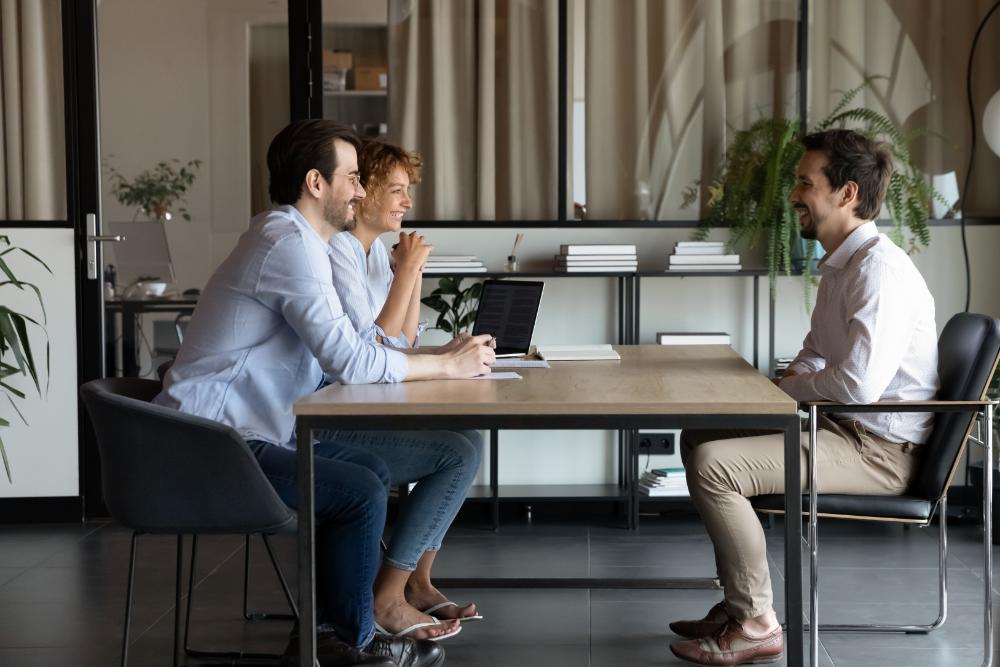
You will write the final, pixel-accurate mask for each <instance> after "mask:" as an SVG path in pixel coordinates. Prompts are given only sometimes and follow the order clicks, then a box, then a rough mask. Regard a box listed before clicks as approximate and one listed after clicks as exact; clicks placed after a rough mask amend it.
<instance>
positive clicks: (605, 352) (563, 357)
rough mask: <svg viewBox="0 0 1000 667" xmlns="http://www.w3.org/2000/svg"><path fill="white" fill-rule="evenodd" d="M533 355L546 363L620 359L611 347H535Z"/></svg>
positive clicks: (601, 344) (597, 345)
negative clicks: (536, 355)
mask: <svg viewBox="0 0 1000 667" xmlns="http://www.w3.org/2000/svg"><path fill="white" fill-rule="evenodd" d="M535 353H536V354H538V356H539V357H541V358H542V359H545V360H546V361H600V360H603V359H608V360H616V359H621V355H619V354H618V353H617V352H615V350H614V348H612V347H611V345H609V344H606V343H599V344H596V345H586V344H581V345H536V346H535Z"/></svg>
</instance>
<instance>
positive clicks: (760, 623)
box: [740, 609, 779, 637]
mask: <svg viewBox="0 0 1000 667" xmlns="http://www.w3.org/2000/svg"><path fill="white" fill-rule="evenodd" d="M740 625H742V626H743V630H744V632H746V633H747V634H749V635H751V636H756V637H760V636H763V635H769V634H771V633H772V632H774V631H775V630H776V629H778V627H779V626H778V616H777V615H776V614H775V613H774V609H768V610H767V611H766V612H764V613H763V614H761V615H760V616H754V617H753V618H748V619H745V620H742V621H740Z"/></svg>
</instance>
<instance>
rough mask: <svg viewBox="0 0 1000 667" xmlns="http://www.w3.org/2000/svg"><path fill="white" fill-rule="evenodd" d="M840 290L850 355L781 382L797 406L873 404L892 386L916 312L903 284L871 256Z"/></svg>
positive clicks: (911, 331)
mask: <svg viewBox="0 0 1000 667" xmlns="http://www.w3.org/2000/svg"><path fill="white" fill-rule="evenodd" d="M844 289H845V290H846V292H845V294H844V304H845V306H846V313H845V316H846V317H847V320H848V341H847V348H848V349H849V350H850V354H849V355H848V356H847V357H846V358H844V359H843V360H839V361H836V362H832V363H829V364H828V365H827V366H826V367H824V368H821V369H820V370H817V371H815V372H807V373H805V374H802V375H796V376H793V377H789V378H787V379H785V380H783V381H782V383H781V388H782V389H783V390H785V391H786V392H787V393H788V394H789V395H790V396H792V397H793V398H795V399H797V400H799V401H818V400H829V401H836V402H839V403H857V404H864V403H873V402H875V401H877V400H879V398H880V397H881V396H882V394H883V393H884V392H885V390H886V388H887V387H888V386H889V384H890V383H891V382H892V380H893V378H894V377H895V375H896V373H897V371H898V370H899V367H900V364H901V363H902V360H903V356H904V355H905V353H906V350H907V349H908V348H909V342H910V339H911V336H912V334H913V328H914V324H915V321H914V319H915V313H916V310H915V309H913V308H910V307H909V305H908V299H909V297H908V295H907V293H906V281H905V280H904V279H903V277H902V276H900V275H898V272H896V271H894V270H893V269H892V268H891V267H890V266H888V265H887V264H886V263H885V262H884V261H881V260H880V259H879V258H877V257H872V258H870V259H869V260H866V261H865V263H864V264H863V265H862V266H861V268H860V269H859V271H858V272H857V278H856V279H855V280H853V281H852V282H851V283H850V284H848V285H845V286H844Z"/></svg>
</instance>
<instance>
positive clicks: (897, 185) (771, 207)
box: [683, 77, 944, 294]
mask: <svg viewBox="0 0 1000 667" xmlns="http://www.w3.org/2000/svg"><path fill="white" fill-rule="evenodd" d="M878 78H882V77H868V78H866V79H865V80H864V82H863V83H861V84H860V85H859V86H857V87H856V88H853V89H851V90H849V91H847V92H846V93H844V96H843V97H842V98H841V99H840V101H839V102H838V103H837V105H836V107H835V108H834V109H833V111H832V112H831V113H830V115H828V116H827V117H826V118H824V119H823V120H822V121H820V122H819V123H818V124H817V125H816V127H815V128H813V131H821V130H827V129H831V128H845V127H849V128H851V129H855V130H858V131H860V132H863V133H865V134H867V135H868V136H870V137H873V138H876V139H879V140H881V141H884V142H886V143H887V145H888V146H889V148H890V151H891V152H892V156H893V161H894V163H895V170H894V171H893V174H892V179H891V180H890V182H889V189H888V192H887V194H886V205H887V208H888V210H889V214H890V216H891V217H892V230H891V231H890V237H891V238H892V239H893V241H895V242H896V243H897V244H899V245H900V246H904V229H905V230H906V231H908V232H909V234H910V238H909V243H908V245H906V246H904V247H907V248H908V252H914V251H916V250H918V249H919V247H920V246H927V245H928V244H929V243H930V231H929V229H928V226H927V218H928V209H929V207H930V203H931V200H932V199H938V200H939V201H944V199H943V197H942V196H941V195H940V194H939V193H937V192H936V191H935V190H934V189H933V188H932V187H931V186H930V184H929V183H928V182H927V179H926V177H925V175H924V174H923V173H922V172H921V171H920V170H919V169H918V168H917V167H916V166H914V164H913V162H912V159H911V156H910V149H909V144H910V141H911V140H912V139H913V138H914V135H913V134H906V133H904V132H903V130H901V129H900V128H899V127H897V126H896V124H895V123H893V122H892V121H891V120H890V119H889V118H888V117H886V116H885V115H883V114H881V113H879V112H877V111H873V110H871V109H866V108H861V107H852V106H851V104H852V103H853V102H854V100H855V98H856V97H857V95H858V93H859V92H861V91H862V90H863V89H864V88H866V87H867V86H870V85H871V84H872V82H873V81H875V80H876V79H878ZM801 134H802V127H801V124H800V122H799V120H798V119H795V118H793V119H784V118H761V119H759V120H757V121H756V122H755V123H753V124H752V125H751V126H750V127H749V128H747V129H744V130H739V131H737V132H736V133H735V135H734V136H733V140H732V142H731V143H730V145H729V147H728V149H727V150H726V155H725V160H724V163H723V165H722V169H721V172H720V175H719V176H718V178H716V179H715V180H714V181H713V182H712V183H711V184H710V185H708V188H707V190H708V197H707V201H706V205H705V209H706V211H705V217H704V218H703V219H702V221H701V222H700V223H699V226H698V229H697V230H696V231H695V233H694V237H695V239H697V240H704V239H705V238H707V237H708V234H709V231H710V230H711V229H712V228H714V227H720V226H728V227H729V233H730V238H729V245H730V247H736V246H748V247H754V246H756V245H757V244H758V243H761V242H763V243H765V256H766V262H767V270H768V275H769V277H770V282H771V289H772V291H773V290H774V286H775V277H776V276H777V274H778V273H779V272H781V273H784V274H785V275H788V274H790V273H791V270H792V255H793V247H794V246H795V245H796V244H797V243H798V242H799V240H800V239H799V225H798V216H797V215H796V213H795V209H794V208H793V207H792V205H791V204H790V203H789V201H788V195H789V193H790V192H791V190H792V188H793V187H794V186H795V178H796V176H795V170H796V166H797V164H798V161H799V158H800V157H802V152H803V151H802V145H801V143H800V141H799V138H800V136H801ZM699 186H700V184H699V183H697V182H696V183H694V184H692V185H691V186H689V187H688V189H687V190H686V191H685V193H684V201H683V206H685V207H687V206H690V205H691V204H693V203H694V202H695V201H697V199H698V194H699ZM815 244H816V242H815V241H808V242H807V243H806V250H805V266H809V264H810V261H811V260H812V258H813V257H814V256H815V252H816V245H815ZM803 275H804V276H805V278H806V284H807V294H808V286H810V285H812V284H814V280H815V279H814V277H813V276H812V273H811V271H803Z"/></svg>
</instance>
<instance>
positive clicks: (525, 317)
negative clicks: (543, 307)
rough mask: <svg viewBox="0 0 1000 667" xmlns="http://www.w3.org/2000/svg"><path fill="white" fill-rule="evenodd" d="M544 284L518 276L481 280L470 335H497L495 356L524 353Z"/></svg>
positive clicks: (533, 328)
mask: <svg viewBox="0 0 1000 667" xmlns="http://www.w3.org/2000/svg"><path fill="white" fill-rule="evenodd" d="M544 285H545V283H543V282H531V281H521V280H487V281H484V282H483V291H482V292H481V293H480V295H479V310H478V312H477V313H476V323H475V324H473V325H472V335H473V336H476V335H479V334H492V335H493V336H494V337H496V339H497V349H496V354H497V356H498V357H517V356H521V355H524V354H527V353H528V349H529V348H530V347H531V334H532V332H533V331H534V330H535V317H536V316H537V315H538V305H539V304H540V303H541V301H542V287H543V286H544Z"/></svg>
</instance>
